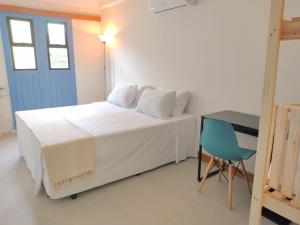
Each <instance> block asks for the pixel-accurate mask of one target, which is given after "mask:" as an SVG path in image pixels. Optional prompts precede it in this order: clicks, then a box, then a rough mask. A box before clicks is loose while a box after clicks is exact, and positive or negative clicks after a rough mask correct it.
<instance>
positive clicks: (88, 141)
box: [31, 119, 95, 189]
mask: <svg viewBox="0 0 300 225" xmlns="http://www.w3.org/2000/svg"><path fill="white" fill-rule="evenodd" d="M31 129H32V131H33V132H34V134H35V135H36V137H37V139H38V140H39V142H40V145H41V149H42V156H43V160H44V164H45V167H46V168H45V169H46V170H47V173H48V178H49V181H50V184H51V185H52V186H53V187H54V188H55V189H57V188H59V187H60V186H61V185H64V184H67V183H70V182H73V181H75V180H77V179H81V178H83V177H85V176H89V175H92V174H93V173H94V172H95V144H94V140H93V138H92V136H91V135H90V134H88V133H86V132H85V131H83V130H82V129H80V128H78V127H77V126H75V125H73V124H71V123H69V122H68V121H66V120H64V119H57V120H55V121H51V123H38V124H32V126H31Z"/></svg>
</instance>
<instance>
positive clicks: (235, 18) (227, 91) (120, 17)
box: [101, 0, 300, 171]
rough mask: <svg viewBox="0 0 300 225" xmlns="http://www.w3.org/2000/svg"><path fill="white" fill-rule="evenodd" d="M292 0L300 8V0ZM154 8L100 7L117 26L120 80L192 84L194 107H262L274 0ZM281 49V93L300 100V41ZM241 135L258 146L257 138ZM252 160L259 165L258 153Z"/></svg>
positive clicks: (132, 0)
mask: <svg viewBox="0 0 300 225" xmlns="http://www.w3.org/2000/svg"><path fill="white" fill-rule="evenodd" d="M287 2H288V3H289V4H288V6H287V11H288V13H289V15H290V16H295V13H297V12H296V11H297V9H299V8H300V2H299V1H297V0H289V1H287ZM148 8H149V5H148V0H127V1H125V2H124V3H122V4H119V5H116V6H113V7H111V8H107V9H104V10H103V11H102V12H101V17H102V22H103V27H104V29H109V28H110V27H114V29H116V31H117V35H116V37H115V39H116V40H115V44H114V53H115V58H114V61H115V71H116V79H117V80H118V81H120V80H125V81H130V82H136V83H138V84H152V85H155V86H158V87H162V88H168V89H170V88H174V89H184V90H190V91H191V92H192V95H193V97H192V101H191V103H190V107H189V111H190V112H191V113H194V114H196V115H198V116H200V115H202V114H205V113H210V112H215V111H219V110H224V109H230V110H236V111H240V112H245V113H251V114H256V115H258V114H259V113H260V106H261V93H262V84H263V77H264V66H265V52H266V43H267V42H266V40H267V31H268V19H269V9H270V0H268V1H262V0H251V1H249V0H226V1H223V0H221V1H220V0H198V5H197V6H195V7H184V8H179V9H176V10H172V11H168V12H164V13H161V14H153V13H151V12H149V11H148ZM298 14H299V10H298ZM296 15H297V14H296ZM298 16H299V15H298ZM289 54H290V55H289ZM296 54H298V56H297V57H296ZM282 55H284V56H285V58H282V60H281V66H280V78H279V82H280V85H279V87H278V90H279V92H278V97H277V99H278V100H279V101H280V102H295V101H297V102H300V93H299V90H300V76H299V73H300V66H299V65H300V43H299V42H298V43H289V44H287V43H284V44H283V50H282ZM239 139H240V142H241V145H243V146H248V147H253V148H254V147H256V138H253V137H249V136H246V135H239ZM247 166H248V168H249V167H250V171H253V167H254V162H253V160H252V161H250V162H248V164H247Z"/></svg>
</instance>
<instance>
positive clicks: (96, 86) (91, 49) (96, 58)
mask: <svg viewBox="0 0 300 225" xmlns="http://www.w3.org/2000/svg"><path fill="white" fill-rule="evenodd" d="M72 24H73V40H74V53H75V67H76V81H77V96H78V104H86V103H91V102H93V101H101V100H104V71H103V67H104V65H103V62H104V61H103V44H102V43H101V42H100V40H99V39H98V36H97V34H99V33H100V23H98V22H93V21H83V20H73V21H72Z"/></svg>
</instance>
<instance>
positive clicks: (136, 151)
mask: <svg viewBox="0 0 300 225" xmlns="http://www.w3.org/2000/svg"><path fill="white" fill-rule="evenodd" d="M16 118H17V127H18V143H19V152H20V154H21V155H22V156H23V157H24V158H25V161H26V164H27V166H28V168H29V170H30V171H31V175H32V177H33V180H34V182H35V187H36V192H38V191H39V190H40V187H41V184H42V182H43V183H44V185H45V188H46V191H47V193H48V195H50V197H52V198H60V197H64V196H67V195H70V194H74V193H77V192H80V191H84V190H88V189H90V188H93V187H97V186H100V185H103V184H105V183H109V182H112V181H115V180H118V179H122V178H124V177H128V176H131V175H134V174H136V173H140V172H143V171H146V170H149V169H153V168H155V167H157V166H160V165H163V164H166V163H168V162H171V161H176V162H178V161H181V160H184V159H186V158H187V157H190V156H195V152H196V150H197V146H198V144H197V143H198V138H197V119H196V117H194V116H192V115H188V114H186V115H182V116H180V117H176V118H169V119H165V120H162V119H157V118H154V117H150V116H148V115H145V114H142V113H138V112H136V111H135V110H134V109H127V108H122V107H118V106H115V105H112V104H110V103H107V102H98V103H93V104H88V105H79V106H70V107H61V108H52V109H41V110H33V111H23V112H17V113H16ZM57 118H63V119H64V120H65V121H67V122H69V123H71V124H72V125H74V126H76V127H77V128H80V129H82V130H83V131H85V132H87V133H89V134H90V135H91V136H92V137H93V139H94V141H95V146H96V167H97V169H96V175H95V177H92V178H88V179H86V182H85V183H84V181H81V183H78V184H76V183H74V185H70V186H69V187H66V188H64V189H62V190H60V192H58V193H55V191H54V190H51V187H50V186H49V185H48V184H47V183H48V181H47V171H46V170H45V168H44V167H43V159H42V157H41V149H40V148H39V145H38V141H37V137H36V136H35V135H34V134H33V133H32V132H30V127H31V126H32V124H36V123H45V121H47V122H49V121H55V120H56V119H57ZM52 138H58V137H55V132H53V137H52ZM59 139H62V137H61V136H60V137H59Z"/></svg>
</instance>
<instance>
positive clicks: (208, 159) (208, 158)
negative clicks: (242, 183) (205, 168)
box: [202, 153, 254, 182]
mask: <svg viewBox="0 0 300 225" xmlns="http://www.w3.org/2000/svg"><path fill="white" fill-rule="evenodd" d="M210 159H211V156H209V155H207V154H205V153H202V161H204V162H206V163H208V162H209V161H210ZM226 171H228V168H226ZM236 175H237V176H238V177H241V178H243V175H242V174H240V173H236ZM247 176H248V177H249V180H250V182H253V180H254V174H253V173H251V172H248V171H247Z"/></svg>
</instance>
